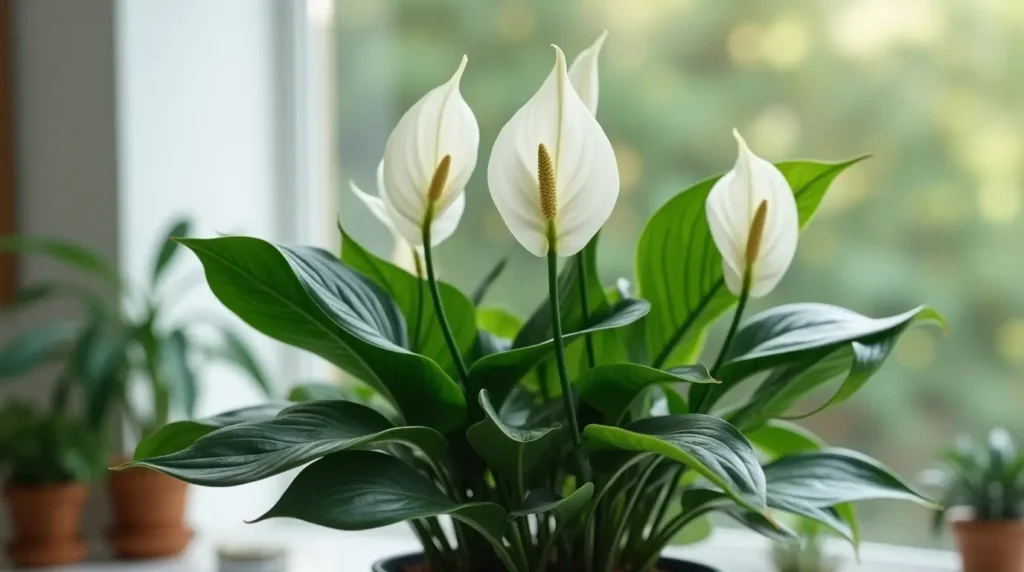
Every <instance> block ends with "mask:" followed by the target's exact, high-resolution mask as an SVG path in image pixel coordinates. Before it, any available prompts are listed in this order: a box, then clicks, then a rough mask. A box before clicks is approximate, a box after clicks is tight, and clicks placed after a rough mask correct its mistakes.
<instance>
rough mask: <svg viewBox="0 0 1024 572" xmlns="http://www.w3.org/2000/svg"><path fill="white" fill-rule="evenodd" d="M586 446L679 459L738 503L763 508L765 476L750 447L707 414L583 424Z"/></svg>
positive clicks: (737, 434)
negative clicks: (620, 424) (622, 424)
mask: <svg viewBox="0 0 1024 572" xmlns="http://www.w3.org/2000/svg"><path fill="white" fill-rule="evenodd" d="M583 437H584V442H585V444H586V446H587V448H588V449H589V450H592V451H601V450H621V451H632V452H636V453H653V454H656V455H662V456H664V457H668V458H669V459H672V460H673V461H676V462H678V463H682V464H684V465H686V466H687V467H689V468H690V469H692V470H693V471H694V472H696V473H698V474H700V475H701V476H703V477H704V478H706V479H707V480H709V481H711V482H712V483H714V484H715V485H717V486H719V487H721V488H722V490H724V491H726V493H727V494H728V495H729V496H730V497H732V498H733V499H734V500H735V501H736V502H737V503H738V504H740V505H741V506H743V507H745V508H748V509H750V510H753V511H755V512H763V511H764V508H765V477H764V473H763V472H762V470H761V465H760V464H758V462H757V457H756V456H755V455H754V449H753V448H752V447H751V446H750V443H748V442H747V440H746V438H744V437H743V435H742V434H741V433H740V432H739V431H738V430H737V429H736V428H735V427H733V426H732V425H729V424H728V423H726V422H725V421H723V420H721V419H719V418H717V417H711V416H709V415H697V414H688V415H669V416H663V417H650V418H647V419H641V420H639V421H634V422H632V423H630V424H628V425H626V426H625V427H623V428H620V427H609V426H606V425H588V426H587V427H586V429H584V430H583Z"/></svg>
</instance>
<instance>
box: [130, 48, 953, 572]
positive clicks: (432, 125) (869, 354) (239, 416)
mask: <svg viewBox="0 0 1024 572" xmlns="http://www.w3.org/2000/svg"><path fill="white" fill-rule="evenodd" d="M599 49H600V41H599V42H598V43H597V44H596V45H595V46H593V47H592V48H591V49H590V50H588V51H585V52H584V53H583V54H582V55H581V56H580V58H578V59H577V61H576V63H575V64H574V66H573V69H572V70H571V71H570V70H568V69H567V66H566V64H565V61H564V59H563V58H562V56H561V52H560V51H558V50H557V49H556V55H557V57H556V65H555V68H554V70H553V71H552V73H551V75H549V77H548V79H547V80H546V81H545V83H544V84H543V85H542V87H541V89H540V90H539V91H538V93H537V95H535V96H534V98H533V99H531V100H530V101H529V102H528V103H527V104H526V105H525V106H524V107H523V109H521V110H520V112H518V113H517V114H515V115H514V116H513V118H512V119H511V120H510V121H509V123H508V124H507V125H506V127H505V128H504V129H503V130H502V133H501V134H499V136H498V138H497V140H496V142H495V145H494V150H493V151H492V153H491V159H490V165H489V167H488V179H489V187H490V191H491V195H492V198H493V199H494V201H495V203H496V205H497V206H498V209H499V211H500V212H501V214H502V216H503V219H504V220H505V221H506V224H508V226H509V227H510V229H511V230H512V232H513V234H514V235H515V236H516V238H517V240H519V242H520V243H522V244H523V246H524V247H525V248H526V249H527V250H529V251H530V252H531V253H534V254H536V255H537V256H545V257H547V262H548V269H549V281H548V292H549V295H548V298H547V300H545V301H544V302H542V303H541V304H540V306H539V308H538V310H537V311H536V312H535V313H534V314H533V315H531V316H530V317H529V318H528V319H526V320H525V321H523V322H520V321H519V320H518V319H517V318H516V317H515V316H511V315H509V314H507V313H503V312H501V311H500V310H488V309H482V308H478V306H479V305H480V304H481V303H482V301H483V300H484V299H485V298H486V294H487V287H488V285H489V284H490V283H491V282H493V280H494V279H495V278H496V277H495V276H494V273H492V274H491V275H489V276H488V277H487V279H486V280H485V282H484V284H482V286H481V287H480V288H478V289H477V290H476V291H475V292H474V293H473V295H472V297H471V298H470V297H467V296H466V295H465V294H463V293H461V292H460V291H459V290H458V289H456V288H455V287H453V286H451V285H448V284H444V283H441V282H438V281H437V279H436V276H435V273H434V269H433V263H432V254H431V252H432V249H433V248H434V247H435V246H437V244H439V243H440V242H441V241H443V240H444V239H445V238H447V237H448V236H449V235H450V234H451V233H452V232H453V231H454V230H455V227H456V226H457V224H458V220H459V218H460V217H461V210H462V208H464V202H465V195H464V194H463V190H464V186H465V184H466V181H467V180H468V176H469V175H468V173H469V172H471V171H472V170H473V167H474V165H475V160H476V147H477V144H478V132H477V130H476V125H475V119H474V118H473V116H472V112H471V111H470V110H469V108H468V106H467V105H466V103H465V102H464V101H463V100H462V98H461V95H460V94H459V90H458V85H459V80H460V78H461V75H462V73H463V71H464V69H465V60H463V63H462V65H461V66H460V67H459V69H458V70H457V71H456V73H455V75H454V76H453V77H452V79H451V80H449V81H448V82H447V83H445V84H443V85H442V86H439V87H438V88H437V89H435V90H433V91H431V92H430V93H428V94H427V95H426V96H424V98H423V99H422V100H421V101H420V102H418V103H417V104H416V105H414V106H413V107H412V108H411V109H410V111H409V112H407V114H406V115H405V116H403V118H402V119H401V120H400V121H399V123H398V126H397V127H396V128H395V131H394V132H393V133H392V135H391V138H389V140H388V144H387V146H386V148H385V153H384V160H383V163H382V166H381V176H380V177H379V179H378V181H379V184H378V187H379V188H378V192H379V193H380V196H379V197H372V196H369V197H363V199H364V200H365V201H367V203H368V204H369V205H370V206H371V208H373V209H374V212H375V214H377V215H378V217H380V218H382V219H383V220H385V221H386V222H387V223H388V224H389V225H391V226H392V227H393V228H394V229H395V230H396V231H397V233H398V234H400V235H401V236H402V237H403V238H404V239H405V240H407V241H408V242H409V243H410V244H412V245H413V246H414V247H416V249H417V250H416V251H417V255H418V256H422V266H420V267H418V268H421V269H422V270H421V271H419V272H417V274H416V275H414V274H410V273H408V272H406V271H404V270H401V269H399V268H397V267H395V266H394V265H391V264H390V263H388V262H385V261H383V260H381V259H379V258H377V257H376V256H374V255H373V254H371V253H370V252H368V251H367V250H365V249H363V248H362V247H361V246H360V245H359V244H358V243H357V242H355V241H354V240H352V238H351V237H349V236H347V235H344V237H343V245H342V251H341V257H340V260H339V258H338V257H336V256H335V255H333V254H331V253H328V252H325V251H322V250H319V249H315V248H307V247H288V246H276V245H272V244H269V243H267V242H264V241H262V240H259V239H255V238H248V237H225V238H218V239H209V240H196V239H188V240H184V241H182V242H183V244H185V245H186V246H187V247H189V248H190V249H191V250H192V251H193V252H195V253H196V254H197V255H198V257H199V258H200V260H201V261H202V263H203V265H204V267H205V270H206V275H207V279H208V281H209V283H210V285H211V288H212V289H213V291H214V293H215V294H216V295H217V297H218V298H219V299H220V300H221V301H222V302H223V303H224V304H225V305H226V306H227V307H228V308H229V309H231V310H232V311H233V312H235V313H236V314H238V315H239V316H240V317H241V318H242V319H243V320H245V321H246V322H247V323H249V324H250V325H252V326H253V327H255V328H256V329H258V330H260V331H262V332H264V333H265V334H267V335H270V336H272V337H274V338H276V339H279V340H281V341H283V342H285V343H288V344H291V345H294V346H297V347H300V348H303V349H306V350H309V351H311V352H313V353H316V354H318V355H320V356H322V357H324V358H326V359H327V360H329V361H331V362H333V363H335V364H336V365H338V366H339V367H341V368H342V369H344V370H346V371H348V372H350V373H351V374H352V375H353V376H355V377H357V378H359V379H361V380H362V381H364V382H366V384H367V385H368V386H369V387H370V388H372V389H373V390H374V391H375V392H376V393H377V394H378V395H379V396H380V397H381V398H383V400H384V401H386V402H387V405H386V406H382V407H375V406H373V405H372V404H371V405H366V404H361V403H356V402H353V401H347V400H344V399H319V400H313V401H308V402H304V403H299V404H297V405H293V406H291V407H288V408H286V409H283V410H277V408H275V407H268V408H263V409H261V410H253V409H249V410H246V411H243V412H232V413H229V414H225V415H224V416H220V417H216V418H212V419H208V420H200V421H197V422H192V423H188V424H174V425H170V426H168V427H166V428H165V429H163V430H161V431H159V432H157V433H156V434H155V435H153V436H152V437H150V438H149V439H147V440H144V441H143V443H142V444H140V448H139V450H138V451H137V454H136V458H137V461H136V463H134V465H135V466H144V467H150V468H154V469H156V470H158V471H161V472H164V473H166V474H169V475H172V476H174V477H176V478H179V479H182V480H184V481H187V482H193V483H198V484H202V485H208V486H232V485H237V484H242V483H246V482H251V481H254V480H258V479H262V478H265V477H268V476H271V475H274V474H278V473H280V472H283V471H285V470H288V469H291V468H294V467H297V466H300V465H302V464H304V463H307V462H310V461H313V463H312V464H310V465H309V466H308V467H306V468H305V469H304V470H303V471H302V472H301V473H300V474H299V476H298V477H297V478H296V480H295V481H294V482H293V483H292V485H291V486H290V487H289V488H288V490H287V491H286V492H285V493H284V495H283V496H282V498H281V499H280V500H279V501H278V503H277V504H276V505H275V506H274V507H273V508H271V509H270V510H269V511H268V512H267V513H266V514H265V515H264V516H263V517H261V518H260V519H259V520H262V519H264V518H270V517H278V516H288V517H294V518H299V519H302V520H306V521H308V522H312V523H315V524H320V525H324V526H329V527H333V528H337V529H342V530H359V529H365V528H372V527H376V526H382V525H386V524H390V523H394V522H399V521H409V522H410V524H411V525H412V527H413V529H414V531H415V532H416V534H417V535H418V536H419V538H420V540H421V541H422V543H423V547H424V555H423V558H424V559H425V560H426V561H427V562H428V563H429V564H430V566H431V569H433V570H435V572H440V571H449V570H452V571H454V570H466V569H468V570H476V571H481V572H483V571H490V570H510V571H518V572H526V571H534V570H537V571H544V570H547V569H549V568H551V569H562V570H597V571H602V572H604V571H611V570H621V569H630V570H649V569H651V568H652V567H653V566H654V565H655V563H656V562H658V557H659V553H660V552H661V549H662V548H663V547H664V546H665V545H666V544H667V543H669V542H670V541H671V540H672V538H673V537H674V536H675V535H676V534H677V533H678V532H680V531H681V530H683V529H684V528H687V527H689V526H696V525H697V524H698V523H701V522H702V521H703V519H704V518H705V517H706V515H708V514H709V513H711V512H716V511H721V512H724V513H725V514H727V515H729V516H731V517H733V518H735V519H737V520H738V521H739V522H741V523H743V524H744V525H746V526H748V527H750V528H752V529H754V530H757V531H759V532H762V533H764V534H767V535H770V536H772V537H776V538H778V537H789V536H792V534H793V533H792V532H791V531H790V530H789V529H788V528H786V527H785V526H783V525H781V524H779V523H778V522H777V521H776V520H775V519H774V518H773V517H772V514H773V511H782V512H787V513H792V514H795V515H797V516H799V517H803V518H808V519H811V520H814V521H817V522H819V523H821V524H822V525H824V526H826V527H828V528H830V529H832V530H833V531H835V532H836V533H838V534H840V535H841V536H843V537H845V538H847V539H848V540H850V541H851V542H853V543H854V544H856V543H857V542H858V540H859V532H858V529H857V525H856V517H855V515H854V511H853V507H852V505H851V503H853V502H855V501H859V500H865V499H871V498H895V499H907V500H911V501H915V502H919V503H922V504H926V505H927V504H929V503H928V501H927V500H925V499H924V498H923V497H921V496H920V495H919V494H918V493H917V492H915V491H914V490H913V489H911V488H910V487H909V486H908V485H906V484H905V483H904V482H903V481H901V480H900V479H899V478H898V477H896V476H894V475H893V474H892V473H891V472H889V471H888V470H887V469H886V468H885V467H883V466H882V465H881V464H879V463H878V462H877V461H874V460H873V459H870V458H868V457H866V456H864V455H861V454H859V453H856V452H853V451H847V450H841V449H830V448H826V447H824V445H823V444H822V443H821V441H820V440H819V439H817V438H816V437H814V436H813V435H812V434H810V433H808V432H806V431H805V430H803V429H801V428H799V427H798V426H795V425H792V424H790V423H789V422H787V421H785V419H784V418H789V417H797V416H806V415H810V414H811V413H814V412H817V411H820V410H822V409H825V408H827V407H829V406H832V405H835V404H837V403H841V402H842V401H844V400H846V399H847V398H849V397H850V396H851V395H852V394H853V393H855V392H856V391H857V390H858V389H859V388H860V387H861V386H863V384H864V383H865V382H866V381H867V380H868V379H869V378H870V377H871V375H872V374H873V373H874V372H875V371H876V370H877V369H878V368H879V367H880V366H881V364H882V362H883V361H884V360H885V358H886V357H887V356H888V354H889V352H890V351H891V349H892V347H893V346H894V345H895V343H896V341H897V340H898V338H899V336H900V335H901V334H902V333H903V332H904V331H905V330H906V328H908V327H909V326H911V325H912V324H913V323H915V322H921V321H923V322H928V321H940V318H939V317H938V315H937V314H936V313H935V312H934V311H932V310H930V309H928V308H924V307H919V308H915V309H911V310H909V311H907V312H904V313H901V314H897V315H894V316H890V317H887V318H880V319H872V318H868V317H866V316H862V315H860V314H857V313H855V312H853V311H850V310H846V309H844V308H838V307H834V306H829V305H824V304H788V305H783V306H778V307H775V308H773V309H770V310H768V311H765V312H762V313H760V314H757V315H755V316H753V317H750V318H748V319H747V320H746V321H745V322H743V321H742V320H741V318H742V315H743V311H744V309H745V305H746V302H747V300H748V298H749V297H750V296H763V295H766V294H767V293H768V292H769V291H770V290H771V289H772V287H773V286H774V284H775V283H777V282H778V280H779V279H781V275H782V274H784V272H785V270H786V267H788V265H789V262H790V261H791V260H792V255H793V252H794V251H795V249H796V234H797V233H798V228H799V227H801V226H803V225H805V224H806V223H807V222H809V220H810V218H811V217H812V215H813V214H814V211H815V210H816V209H817V207H818V205H819V204H820V202H821V200H822V198H823V196H824V194H825V192H826V191H827V189H828V187H829V185H830V184H831V182H832V181H833V180H834V178H835V177H836V176H837V175H838V174H839V173H840V172H842V171H843V170H844V169H846V168H847V167H849V166H850V165H852V164H853V163H856V162H857V161H856V160H854V161H847V162H843V163H816V162H807V161H803V162H790V163H781V164H779V165H777V166H772V165H770V164H768V163H767V162H765V161H763V160H762V159H760V158H758V157H757V156H756V155H754V154H753V153H751V152H750V150H749V149H747V148H746V146H745V144H743V142H742V139H739V137H738V136H737V138H738V139H739V159H738V160H737V164H736V167H735V168H734V169H733V170H732V171H730V172H729V173H726V174H725V175H723V176H721V177H714V178H711V179H708V180H706V181H703V182H700V183H698V184H697V185H695V186H693V187H691V188H689V189H687V190H685V191H683V192H681V193H680V194H678V195H677V196H676V197H675V198H673V199H672V200H670V201H669V202H668V203H667V204H666V205H665V206H664V207H662V208H661V210H659V211H658V213H657V214H655V216H654V217H653V218H652V219H651V220H650V221H649V222H648V224H647V226H646V229H645V231H644V235H643V237H642V238H641V241H640V245H639V249H638V256H637V277H636V288H634V287H633V286H632V285H631V283H630V281H628V280H620V281H618V282H616V284H615V287H614V288H608V287H606V286H605V285H603V284H602V282H601V281H600V280H599V273H598V272H597V270H596V250H597V239H596V234H597V232H598V230H599V228H600V226H601V225H602V224H603V223H604V222H605V221H606V220H607V217H608V215H609V213H610V212H611V206H612V205H614V202H615V199H616V196H617V193H618V173H617V171H616V168H615V159H614V155H613V154H612V153H611V146H610V143H609V142H608V140H607V137H605V136H604V134H603V131H601V128H600V126H599V125H598V123H597V122H596V120H595V118H594V113H595V112H596V105H597V91H596V90H597V77H596V60H597V55H598V52H599ZM570 78H571V79H570ZM570 81H571V84H570ZM577 91H578V93H577ZM538 143H539V144H538ZM431 158H433V159H431ZM534 166H536V167H534ZM343 234H344V233H343ZM559 255H562V256H568V257H569V259H568V260H567V261H566V262H565V264H564V265H563V266H562V268H561V271H560V272H559V271H558V260H557V256H559ZM424 277H425V278H426V279H424ZM634 290H638V291H639V292H638V293H637V292H635V291H634ZM639 296H642V297H643V298H640V297H639ZM734 304H735V305H736V306H737V310H736V311H735V312H734V314H733V316H732V317H731V321H730V326H729V333H728V335H727V336H726V340H725V342H724V343H723V346H722V348H721V350H720V352H719V354H718V358H717V359H716V360H715V363H714V364H713V366H712V367H711V368H707V367H704V366H702V365H698V364H693V363H692V356H693V355H696V354H697V353H698V352H699V349H700V348H701V346H702V345H703V343H704V339H705V334H706V332H707V330H708V328H709V327H710V326H711V325H712V323H714V322H715V321H716V320H717V319H718V318H720V317H722V316H723V315H724V314H726V312H727V310H728V309H729V308H731V307H732V306H733V305H734ZM833 379H839V380H841V381H840V382H839V385H838V388H835V389H833V390H832V391H831V392H830V393H829V395H828V396H827V397H826V399H825V400H824V401H822V402H820V403H818V404H817V406H801V402H802V398H804V397H806V396H807V395H808V394H812V393H815V392H816V390H818V389H822V388H823V387H824V386H825V384H826V383H827V382H829V381H830V380H833ZM748 381H749V382H751V383H750V384H748V385H753V386H754V390H753V393H751V394H750V395H749V396H747V397H746V398H742V399H728V398H735V397H736V394H735V393H731V392H730V390H732V389H734V388H736V387H737V386H740V385H741V384H744V382H748ZM755 382H756V383H755ZM680 384H688V385H689V386H690V387H689V391H688V392H687V393H686V395H685V396H684V395H683V394H682V393H681V392H680V391H679V386H680ZM257 444H258V445H257ZM758 452H760V453H761V455H760V456H759V455H758ZM449 517H450V518H451V519H452V521H453V534H449V533H448V532H447V531H446V530H445V528H444V527H443V526H442V524H441V520H442V519H445V518H449ZM408 563H409V561H408V560H404V561H402V562H398V561H395V562H392V563H388V564H382V565H381V567H382V568H381V569H384V570H398V569H400V568H398V567H399V566H400V565H402V564H408ZM660 566H661V567H663V568H665V569H670V570H671V569H676V570H686V569H693V568H687V565H686V564H684V563H679V562H670V561H666V560H663V561H662V563H661V565H660Z"/></svg>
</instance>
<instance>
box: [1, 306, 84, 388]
mask: <svg viewBox="0 0 1024 572" xmlns="http://www.w3.org/2000/svg"><path fill="white" fill-rule="evenodd" d="M80 332H81V328H80V327H79V326H78V324H76V323H74V322H70V321H59V322H51V323H48V324H43V325H42V326H39V327H36V328H33V329H30V330H26V331H23V332H19V333H18V334H17V335H15V336H14V337H13V338H11V339H10V340H8V342H7V344H6V345H5V346H3V347H0V380H2V379H7V378H13V377H17V376H20V375H24V374H26V373H28V372H29V371H32V370H33V369H35V368H37V367H39V366H41V365H43V364H45V363H47V362H49V361H50V360H52V359H53V358H55V357H56V356H57V355H58V354H59V353H60V352H61V351H62V350H66V349H68V348H69V347H70V344H71V342H73V341H74V340H75V339H76V338H77V336H78V335H79V333H80Z"/></svg>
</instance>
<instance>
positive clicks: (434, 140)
mask: <svg viewBox="0 0 1024 572" xmlns="http://www.w3.org/2000/svg"><path fill="white" fill-rule="evenodd" d="M466 62H467V58H466V57H465V56H463V57H462V63H460V64H459V69H457V70H456V71H455V75H453V76H452V77H451V79H449V80H448V81H447V82H446V83H445V84H443V85H441V86H438V87H436V88H434V89H432V90H430V91H429V92H428V93H427V94H426V95H424V96H423V97H422V98H421V99H420V100H419V101H417V102H416V103H415V104H414V105H413V106H412V107H410V108H409V110H408V111H406V112H405V115H403V116H402V118H401V119H400V120H399V121H398V125H396V126H395V129H394V130H393V131H392V132H391V135H390V136H389V137H388V142H387V144H386V145H385V147H384V160H383V165H384V168H383V174H384V176H383V186H382V187H381V189H380V192H381V198H382V199H383V201H384V205H385V207H386V208H387V211H388V214H389V217H390V219H391V222H392V224H393V225H394V226H395V229H396V230H397V231H398V233H399V234H401V235H402V237H404V238H405V239H406V240H408V241H409V242H410V243H412V244H414V245H420V244H423V227H424V223H425V221H426V218H427V213H428V210H429V209H430V208H431V207H432V208H433V214H432V218H431V221H432V223H431V235H430V242H431V246H434V245H437V244H440V243H441V241H443V240H444V239H446V238H448V237H449V236H451V234H452V233H453V232H455V227H456V226H458V224H459V219H461V218H462V213H463V211H464V210H465V208H466V197H465V194H464V192H465V189H466V183H467V182H468V181H469V176H470V175H471V174H472V173H473V168H474V167H476V155H477V147H478V146H479V144H480V128H479V126H478V125H477V122H476V117H474V116H473V111H472V110H471V109H470V108H469V105H467V104H466V101H465V100H464V99H462V94H461V93H460V92H459V81H460V80H461V78H462V72H463V71H465V69H466ZM445 157H448V158H449V159H448V160H447V161H449V162H450V163H449V164H447V165H445V166H444V168H443V169H445V170H446V172H445V174H446V176H444V177H442V179H443V180H441V181H440V183H441V185H440V186H439V188H436V189H432V188H431V187H432V186H433V184H434V175H435V173H437V172H438V171H439V170H440V169H442V163H444V162H446V161H445ZM430 194H434V195H436V196H428V195H430Z"/></svg>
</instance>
